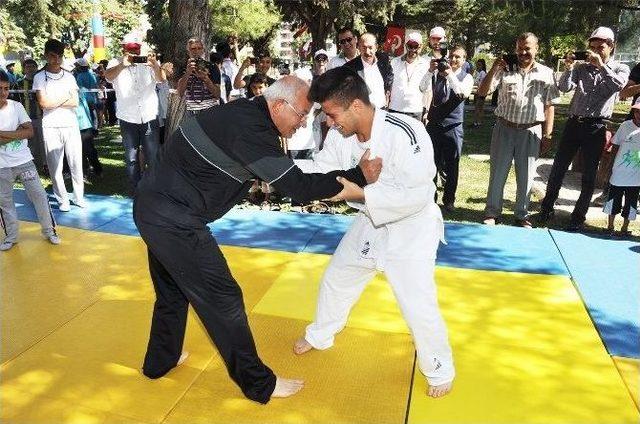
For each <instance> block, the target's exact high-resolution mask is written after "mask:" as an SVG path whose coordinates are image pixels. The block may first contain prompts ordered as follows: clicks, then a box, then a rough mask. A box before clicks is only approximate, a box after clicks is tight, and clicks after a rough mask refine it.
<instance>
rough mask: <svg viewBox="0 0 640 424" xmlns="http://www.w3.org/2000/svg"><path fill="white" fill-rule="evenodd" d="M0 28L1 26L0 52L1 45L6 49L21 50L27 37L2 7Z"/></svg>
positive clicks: (0, 50)
mask: <svg viewBox="0 0 640 424" xmlns="http://www.w3.org/2000/svg"><path fill="white" fill-rule="evenodd" d="M0 28H2V29H1V30H0V53H1V52H2V51H3V47H6V48H7V49H8V50H15V51H19V50H22V47H23V46H24V44H23V43H24V41H25V40H26V38H27V37H26V36H25V35H24V31H22V28H20V27H19V26H17V25H16V24H15V22H13V20H12V19H11V17H10V16H9V12H7V11H6V10H3V9H0Z"/></svg>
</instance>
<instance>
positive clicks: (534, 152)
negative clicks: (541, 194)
mask: <svg viewBox="0 0 640 424" xmlns="http://www.w3.org/2000/svg"><path fill="white" fill-rule="evenodd" d="M537 52H538V37H536V36H535V34H533V33H531V32H525V33H523V34H521V35H520V36H519V37H518V39H517V40H516V53H517V56H518V63H517V68H516V69H515V70H508V68H507V62H506V61H505V60H504V58H497V59H496V61H495V62H494V63H493V66H492V67H491V70H490V71H489V73H488V74H487V76H486V77H485V79H484V80H483V81H482V83H481V84H480V87H478V96H486V95H487V94H488V93H490V92H492V91H494V90H495V89H496V88H497V87H500V90H499V95H498V106H497V107H496V110H495V114H496V117H497V119H496V125H495V127H494V128H493V134H492V136H491V149H490V155H491V162H490V165H491V170H490V175H489V188H488V190H487V205H486V207H485V210H484V214H485V218H484V223H485V224H487V225H494V224H495V223H496V219H498V218H499V217H500V214H501V213H502V203H503V196H504V185H505V183H506V181H507V176H508V175H509V169H510V168H511V162H512V161H513V162H514V167H515V171H516V184H517V193H516V207H515V211H514V214H515V217H516V223H517V225H519V226H521V227H525V228H531V223H530V222H529V211H528V209H529V197H530V193H531V185H532V176H533V174H534V172H535V163H536V159H537V158H538V154H539V153H540V152H545V151H547V150H548V149H549V146H550V143H551V132H552V131H553V115H554V107H553V104H554V103H555V102H557V100H558V99H559V97H560V92H559V91H558V88H557V86H556V83H555V79H554V76H553V71H552V70H551V69H550V68H548V67H546V66H544V65H541V64H540V63H538V62H536V60H535V58H536V54H537Z"/></svg>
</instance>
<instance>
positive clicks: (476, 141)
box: [42, 96, 639, 235]
mask: <svg viewBox="0 0 640 424" xmlns="http://www.w3.org/2000/svg"><path fill="white" fill-rule="evenodd" d="M568 103H569V98H568V97H566V96H565V97H563V99H562V102H561V104H560V105H558V106H556V115H555V116H556V118H555V125H554V131H553V140H554V147H553V148H552V149H551V151H549V152H547V153H546V154H545V155H544V156H543V157H545V158H553V156H554V154H555V147H556V146H557V144H558V142H559V140H560V137H561V134H562V131H563V130H564V126H565V124H566V120H567V113H568ZM628 112H629V105H627V104H617V105H616V109H615V112H614V116H613V117H612V121H613V123H612V124H610V125H609V127H610V128H612V129H616V128H617V127H618V126H619V124H620V123H621V122H622V121H624V120H625V119H626V115H627V113H628ZM465 121H466V122H467V123H469V122H472V121H473V116H472V114H471V113H470V112H467V113H466V116H465ZM494 123H495V117H494V115H493V113H491V112H490V111H488V112H486V113H485V122H484V125H483V126H482V127H480V128H474V129H471V128H465V144H464V147H463V153H462V157H461V158H460V176H459V183H458V191H457V194H456V209H455V210H454V211H453V212H450V213H447V214H446V215H445V218H446V219H447V220H448V221H456V222H476V223H477V222H481V221H482V219H483V215H484V213H483V211H484V207H485V200H486V194H487V186H488V181H489V162H488V160H487V161H481V160H478V159H477V158H475V159H474V158H472V157H470V155H488V154H489V145H490V141H491V131H492V127H493V124H494ZM119 133H120V129H119V127H118V126H113V127H105V128H102V129H101V130H100V134H99V136H98V137H97V138H96V140H95V144H96V148H97V149H98V153H99V156H100V161H101V162H102V164H103V167H104V171H103V175H102V177H101V178H95V177H93V178H90V179H89V182H88V183H87V184H86V185H85V191H86V192H87V193H93V194H101V195H107V196H116V197H126V196H127V186H128V181H127V177H126V173H125V169H124V162H123V148H122V144H121V142H120V141H119ZM42 180H43V184H44V185H45V187H49V186H50V184H51V181H50V180H49V179H47V178H43V179H42ZM515 196H516V183H515V173H514V170H513V168H512V169H511V171H510V173H509V177H508V180H507V183H506V185H505V190H504V199H505V201H504V211H503V222H504V223H505V224H513V222H514V218H513V208H514V206H515ZM538 196H539V195H537V194H536V193H534V194H533V195H532V198H531V206H530V210H531V211H537V210H538V208H539V202H540V201H541V200H542V199H541V198H539V197H538ZM439 197H441V195H440V196H439ZM279 206H280V208H281V210H282V211H299V210H300V207H292V206H291V204H290V203H287V202H281V203H280V204H279ZM241 207H244V208H259V206H256V205H252V204H250V203H249V202H248V201H247V202H244V204H242V205H241ZM331 210H332V212H333V213H339V214H347V215H348V214H353V213H355V212H356V211H355V210H353V209H351V208H349V207H348V206H347V205H346V204H345V203H338V204H333V205H331ZM568 219H569V217H568V213H566V212H564V211H559V212H558V216H557V217H556V219H555V220H554V221H552V222H551V224H550V227H551V228H561V227H562V226H563V225H564V224H565V223H566V222H567V221H568ZM618 219H620V218H619V217H618ZM587 225H588V227H589V226H590V227H592V229H594V230H596V229H600V228H604V227H606V215H604V214H602V219H596V220H589V221H588V222H587ZM617 225H619V223H618V224H617ZM631 228H632V229H634V234H635V235H639V231H638V229H635V228H634V226H633V224H632V226H631Z"/></svg>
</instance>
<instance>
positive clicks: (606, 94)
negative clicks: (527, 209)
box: [539, 27, 630, 231]
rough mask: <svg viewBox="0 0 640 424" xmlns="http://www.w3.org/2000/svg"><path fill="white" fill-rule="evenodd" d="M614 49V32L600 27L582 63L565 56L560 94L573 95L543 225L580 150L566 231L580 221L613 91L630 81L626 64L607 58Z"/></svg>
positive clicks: (544, 203)
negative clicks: (576, 189) (576, 190)
mask: <svg viewBox="0 0 640 424" xmlns="http://www.w3.org/2000/svg"><path fill="white" fill-rule="evenodd" d="M614 47H615V44H614V34H613V31H612V30H611V29H610V28H607V27H599V28H598V29H596V30H595V31H594V32H593V33H592V34H591V37H589V49H588V50H587V60H586V61H585V62H583V63H579V64H577V65H574V58H573V56H571V55H568V56H567V58H566V59H565V67H566V70H565V71H564V73H563V74H562V76H561V77H560V81H559V82H558V86H559V88H560V90H562V91H563V92H568V91H571V90H573V89H575V93H574V94H573V98H572V99H571V104H570V105H569V119H568V120H567V125H566V126H565V128H564V133H563V134H562V140H561V141H560V144H559V146H558V151H557V152H556V157H555V158H554V159H553V166H552V168H551V174H549V182H548V183H547V192H546V194H545V196H544V200H543V201H542V207H541V211H540V215H539V221H540V222H541V223H545V222H547V221H549V220H550V219H551V218H552V216H553V206H554V203H555V201H556V200H557V199H558V194H559V193H560V187H561V186H562V180H563V179H564V175H565V174H566V172H567V169H568V168H569V164H570V163H571V161H572V160H573V157H574V156H575V155H576V152H577V151H578V149H580V154H581V155H582V158H583V163H584V170H583V172H582V182H581V188H580V197H579V198H578V200H577V201H576V205H575V207H574V208H573V212H572V213H571V221H570V222H569V225H568V226H567V227H565V230H567V231H580V230H581V229H582V227H583V225H584V221H585V217H586V215H587V211H588V210H589V203H591V196H592V195H593V190H594V188H595V181H596V172H597V170H598V163H600V156H601V155H602V149H603V148H604V144H605V141H606V131H607V126H606V124H605V122H604V120H605V119H607V118H610V117H611V114H612V113H613V106H614V103H615V99H616V95H617V94H618V92H619V91H620V90H622V88H623V87H624V86H625V85H626V84H627V81H628V80H629V73H630V71H629V67H628V66H627V65H624V64H622V63H619V62H616V61H615V60H613V59H612V58H611V56H612V54H613V49H614Z"/></svg>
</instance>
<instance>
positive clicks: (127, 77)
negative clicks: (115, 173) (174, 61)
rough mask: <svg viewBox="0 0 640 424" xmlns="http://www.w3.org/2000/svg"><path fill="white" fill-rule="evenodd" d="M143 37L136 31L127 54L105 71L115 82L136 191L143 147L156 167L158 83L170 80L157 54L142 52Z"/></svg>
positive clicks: (132, 187)
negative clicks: (139, 156) (144, 53)
mask: <svg viewBox="0 0 640 424" xmlns="http://www.w3.org/2000/svg"><path fill="white" fill-rule="evenodd" d="M141 46H142V41H141V40H140V39H139V38H138V37H136V36H133V35H126V36H125V37H124V39H123V40H122V49H123V55H122V57H121V58H120V59H112V60H111V61H109V64H108V65H107V69H106V70H105V71H104V76H105V78H106V80H107V81H109V82H111V83H112V84H113V88H114V90H115V92H116V100H117V102H118V108H117V111H116V116H117V118H118V119H119V121H120V132H121V135H122V144H123V145H124V149H125V152H124V162H125V165H126V168H127V176H128V177H129V183H130V194H133V192H134V191H135V188H136V186H137V185H138V181H139V180H140V175H141V172H142V171H143V170H142V169H141V166H140V160H139V158H138V154H139V150H140V148H141V147H142V149H143V150H144V159H145V163H146V166H148V167H149V168H151V167H153V166H154V165H155V162H156V156H157V153H158V146H159V144H160V143H159V129H158V119H157V117H158V95H157V94H156V83H157V82H162V81H165V80H166V77H165V75H164V72H163V71H162V69H161V68H160V64H159V63H158V61H157V60H156V57H155V55H154V54H149V55H147V56H140V48H141Z"/></svg>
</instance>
